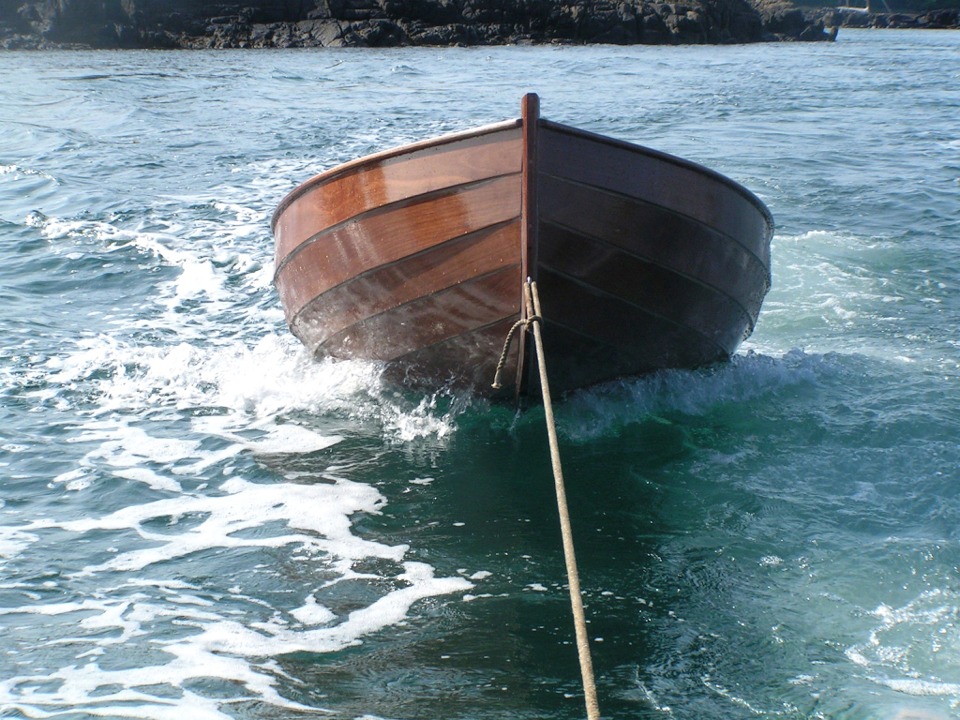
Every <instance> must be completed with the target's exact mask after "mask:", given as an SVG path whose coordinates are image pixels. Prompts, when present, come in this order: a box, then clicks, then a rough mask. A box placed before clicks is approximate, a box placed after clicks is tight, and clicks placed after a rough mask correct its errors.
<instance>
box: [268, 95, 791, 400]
mask: <svg viewBox="0 0 960 720" xmlns="http://www.w3.org/2000/svg"><path fill="white" fill-rule="evenodd" d="M521 116H522V117H521V118H520V119H516V120H510V121H507V122H502V123H498V124H495V125H489V126H485V127H480V128H477V129H475V130H470V131H466V132H460V133H456V134H452V135H446V136H443V137H439V138H435V139H431V140H425V141H423V142H418V143H414V144H412V145H407V146H405V147H400V148H396V149H393V150H387V151H385V152H380V153H377V154H374V155H370V156H368V157H363V158H360V159H358V160H354V161H352V162H348V163H345V164H343V165H339V166H337V167H334V168H332V169H330V170H327V171H326V172H323V173H321V174H320V175H317V176H316V177H314V178H312V179H310V180H308V181H306V182H305V183H303V184H302V185H300V186H299V187H297V188H296V189H295V190H293V191H292V192H291V193H290V194H289V195H287V197H286V198H284V199H283V201H282V202H281V203H280V205H279V207H278V208H277V210H276V212H275V213H274V216H273V221H272V228H273V233H274V237H275V239H276V275H275V282H276V286H277V289H278V291H279V294H280V299H281V302H282V304H283V307H284V310H285V313H286V319H287V322H288V324H289V326H290V329H291V330H292V332H293V334H294V335H296V336H297V337H298V338H299V339H300V340H301V341H302V342H303V343H304V345H306V347H307V348H309V350H310V351H312V352H313V353H315V354H316V355H317V356H332V357H334V358H343V359H366V360H377V361H383V362H385V363H387V367H388V369H389V372H390V373H391V375H392V376H393V377H394V378H396V379H397V380H399V381H402V382H404V383H408V384H411V385H413V386H419V387H423V386H440V385H450V386H454V387H461V388H469V389H471V390H473V391H474V392H477V393H480V394H483V395H490V396H518V395H537V394H538V392H539V380H538V376H537V368H536V362H535V359H534V361H532V362H531V350H530V348H529V347H528V339H527V338H526V337H522V338H521V340H520V341H519V342H515V343H514V344H513V345H512V347H511V349H510V351H509V352H508V354H507V357H506V366H505V368H504V374H503V377H504V383H503V387H502V388H501V389H500V390H499V391H494V390H492V389H491V382H492V380H493V377H494V372H495V368H496V365H497V362H498V360H499V358H500V354H501V349H502V347H503V344H504V339H505V338H506V336H507V333H508V331H509V330H510V328H511V326H512V325H513V324H514V323H515V322H516V321H517V320H519V319H521V318H523V317H525V310H524V307H523V283H524V281H525V279H526V278H528V277H530V278H532V279H534V280H535V281H536V282H537V285H538V288H539V294H540V298H541V305H542V314H543V321H542V323H543V324H542V334H543V338H544V345H545V349H546V355H547V362H548V367H549V371H550V386H551V389H552V390H553V392H554V393H555V394H556V393H562V392H564V391H568V390H572V389H576V388H580V387H583V386H587V385H591V384H594V383H597V382H601V381H604V380H610V379H613V378H617V377H621V376H629V375H635V374H640V373H646V372H650V371H654V370H658V369H662V368H691V367H697V366H702V365H706V364H709V363H713V362H715V361H718V360H723V359H726V358H729V357H730V356H731V355H732V354H733V353H734V352H735V351H736V349H737V347H738V346H739V345H740V343H741V341H742V340H743V339H744V338H746V337H747V336H748V335H749V334H750V333H751V332H752V331H753V328H754V325H755V323H756V321H757V316H758V314H759V311H760V305H761V303H762V301H763V298H764V296H765V295H766V293H767V290H768V289H769V287H770V238H771V236H772V234H773V219H772V217H771V215H770V212H769V211H768V210H767V208H766V207H765V206H764V205H763V203H762V202H761V201H760V200H759V199H758V198H757V197H756V196H754V195H753V194H752V193H751V192H750V191H748V190H747V189H745V188H744V187H742V186H741V185H739V184H737V183H735V182H733V181H732V180H730V179H728V178H726V177H723V176H722V175H719V174H718V173H715V172H713V171H711V170H708V169H707V168H704V167H701V166H700V165H696V164H694V163H691V162H688V161H686V160H683V159H680V158H677V157H673V156H670V155H666V154H664V153H661V152H657V151H655V150H650V149H648V148H644V147H639V146H637V145H632V144H629V143H626V142H621V141H618V140H613V139H610V138H607V137H604V136H601V135H596V134H593V133H589V132H585V131H583V130H578V129H576V128H572V127H568V126H565V125H561V124H558V123H554V122H550V121H548V120H544V119H541V118H540V117H539V99H538V98H537V96H536V95H532V94H531V95H527V96H525V97H524V99H523V103H522V112H521ZM521 334H522V335H526V333H521Z"/></svg>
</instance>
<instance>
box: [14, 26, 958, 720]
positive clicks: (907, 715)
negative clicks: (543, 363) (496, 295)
mask: <svg viewBox="0 0 960 720" xmlns="http://www.w3.org/2000/svg"><path fill="white" fill-rule="evenodd" d="M0 77H2V78H3V80H2V81H0V301H2V302H0V329H2V336H3V343H2V349H0V379H2V385H0V418H2V422H0V638H2V642H0V715H2V716H3V717H11V718H69V719H71V720H76V719H86V718H99V717H108V718H149V719H156V720H167V719H169V718H177V720H180V719H181V718H190V719H191V720H214V719H217V720H220V719H222V718H250V719H258V720H259V719H266V718H300V717H303V718H306V717H330V718H349V719H351V720H352V719H360V718H363V719H364V720H371V719H374V718H383V719H387V720H419V719H424V720H426V719H433V718H464V719H471V720H472V719H478V720H479V719H494V718H503V719H507V718H510V719H516V718H531V719H532V718H545V717H550V718H578V717H582V716H583V706H582V694H581V692H582V691H581V686H580V679H579V674H578V668H577V661H576V651H575V646H574V644H573V630H572V624H571V621H570V612H569V607H568V600H567V594H566V580H565V576H564V571H563V560H562V556H561V549H560V537H559V530H558V522H557V519H556V509H555V505H554V498H553V485H552V484H553V481H552V477H551V474H550V470H549V462H548V457H547V447H546V440H545V433H544V429H543V417H542V411H541V410H538V409H536V408H533V409H531V410H529V411H527V412H525V413H523V414H520V415H517V414H516V413H515V412H514V411H513V409H512V408H510V407H504V406H491V405H489V404H487V403H485V402H482V401H478V400H475V399H471V398H469V397H462V396H456V395H449V394H445V393H443V392H437V393H432V394H431V393H421V394H416V393H410V392H404V391H400V390H398V389H396V388H393V387H391V386H389V385H388V384H386V383H384V382H382V380H381V378H380V368H378V367H377V366H375V365H370V364H364V363H347V362H331V361H316V360H313V359H311V358H310V357H308V356H307V355H306V353H305V352H304V351H303V349H302V348H301V347H300V346H299V344H298V343H297V342H296V341H295V340H294V339H293V338H292V337H291V336H290V335H289V333H288V331H287V329H286V327H285V325H284V320H283V315H282V312H281V309H280V305H279V302H278V299H277V295H276V292H275V290H274V288H273V286H272V273H273V257H272V240H271V236H270V230H269V219H270V215H271V213H272V211H273V209H274V208H275V206H276V205H277V203H278V201H279V200H280V199H281V198H282V197H283V195H284V194H285V193H286V192H288V191H289V190H290V189H291V188H293V187H294V186H295V185H296V184H297V183H298V182H300V181H302V180H304V179H306V178H307V177H309V176H310V175H312V174H314V173H316V172H318V171H320V170H322V169H324V168H327V167H329V166H331V165H332V164H335V163H337V162H341V161H346V160H349V159H351V158H354V157H356V156H358V155H361V154H364V153H368V152H372V151H376V150H380V149H384V148H386V147H390V146H394V145H397V144H402V143H405V142H409V141H414V140H419V139H422V138H425V137H428V136H432V135H436V134H440V133H444V132H448V131H455V130H461V129H465V128H469V127H472V126H475V125H478V124H483V123H488V122H493V121H497V120H501V119H506V118H510V117H515V116H516V115H517V114H518V112H519V101H520V97H521V95H522V94H523V93H524V92H527V91H536V92H538V93H539V94H540V95H541V98H542V105H543V113H544V115H545V116H546V117H549V118H551V119H555V120H558V121H562V122H567V123H570V124H575V125H578V126H581V127H584V128H586V129H589V130H593V131H596V132H600V133H605V134H610V135H613V136H615V137H618V138H622V139H624V140H629V141H633V142H638V143H642V144H645V145H649V146H652V147H655V148H657V149H660V150H664V151H667V152H671V153H675V154H678V155H681V156H684V157H687V158H689V159H691V160H694V161H697V162H700V163H703V164H705V165H707V166H709V167H712V168H714V169H716V170H719V171H721V172H723V173H726V174H728V175H730V176H731V177H733V178H735V179H736V180H738V181H740V182H742V183H744V184H745V185H747V186H748V187H749V188H751V189H752V190H753V191H754V192H756V193H757V194H758V195H759V196H760V197H761V198H762V199H763V200H764V201H765V202H766V203H767V204H768V205H769V207H770V209H771V210H772V212H773V213H774V215H775V216H776V218H777V222H778V229H777V233H776V236H775V238H774V241H773V258H774V264H773V289H772V291H771V292H770V295H769V296H768V298H767V301H766V304H765V305H764V309H763V312H762V314H761V317H760V322H759V325H758V327H757V330H756V333H755V334H754V336H753V337H752V338H751V339H750V340H749V341H748V342H747V343H746V344H745V346H744V347H743V349H742V351H741V353H740V354H739V355H738V356H737V357H735V358H734V359H733V361H732V362H730V363H727V364H723V365H718V366H716V367H709V368H704V369H701V370H696V371H685V372H679V371H676V372H665V373H660V374H657V375H653V376H650V377H644V378H638V379H629V380H624V381H622V382H615V383H612V384H608V385H605V386H601V387H597V388H594V389H590V390H586V391H582V392H579V393H576V394H574V395H573V396H571V397H568V398H565V399H564V400H563V401H562V402H561V403H560V404H559V405H558V406H557V416H558V424H559V430H560V435H561V445H562V453H563V457H564V468H565V475H566V477H567V483H568V495H569V500H570V505H571V509H572V515H573V527H574V534H575V542H576V545H577V550H578V557H579V562H580V568H581V575H582V577H581V581H582V584H583V588H584V594H585V603H586V613H587V617H588V619H589V635H590V638H591V643H592V648H593V653H594V665H595V669H596V674H597V684H598V687H599V695H600V703H601V709H602V712H603V716H604V717H605V718H624V719H626V718H631V719H633V718H683V719H687V718H689V719H691V720H693V719H696V720H710V719H716V720H730V719H737V718H830V719H835V720H841V719H842V720H867V719H870V720H874V719H876V720H895V719H899V720H907V719H912V720H916V719H917V718H926V719H937V720H943V719H944V718H950V717H957V716H960V530H958V528H960V446H958V442H960V405H958V404H960V383H958V380H960V365H958V360H960V33H957V32H950V31H943V32H938V31H928V32H923V31H913V32H911V31H846V30H845V31H842V32H841V34H840V37H839V40H838V42H836V43H835V44H820V43H817V44H764V45H751V46H731V47H659V48H656V47H611V46H595V47H507V48H474V49H413V48H411V49H397V50H383V51H381V50H363V51H355V50H287V51H248V52H242V51H240V52H232V51H229V52H228V51H223V52H203V51H196V52H135V51H123V52H33V53H21V52H4V53H2V54H0ZM545 312H548V310H547V309H545ZM624 331H625V332H629V328H624ZM548 360H549V359H548Z"/></svg>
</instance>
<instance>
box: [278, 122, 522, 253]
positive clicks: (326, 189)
mask: <svg viewBox="0 0 960 720" xmlns="http://www.w3.org/2000/svg"><path fill="white" fill-rule="evenodd" d="M520 161H521V141H520V130H519V129H518V128H516V127H509V128H506V129H502V130H498V131H496V132H491V133H487V134H482V135H478V136H471V137H466V138H464V139H461V140H458V141H456V142H450V143H443V144H440V145H437V146H425V147H420V148H419V149H417V150H414V151H410V152H408V153H403V154H395V155H389V156H387V157H385V158H383V159H382V160H373V161H370V162H368V163H359V164H355V165H354V166H353V167H352V169H350V170H349V171H343V172H337V173H333V174H332V175H329V176H326V177H324V176H320V177H319V178H317V179H314V180H312V181H309V182H308V183H306V184H305V187H304V189H303V190H301V191H300V192H299V194H298V195H297V196H296V197H295V198H293V199H292V200H289V201H288V202H287V204H286V207H285V208H284V210H283V212H282V213H280V214H278V215H277V217H276V220H275V224H274V234H275V236H276V238H277V242H276V258H277V262H278V264H279V263H280V262H282V261H283V259H284V258H285V257H286V256H287V255H288V254H290V253H291V252H292V251H293V250H294V249H295V248H296V247H297V246H299V245H300V244H301V243H303V242H305V241H307V240H308V239H309V238H310V237H312V236H313V235H315V234H316V233H318V232H320V231H322V230H324V229H325V228H329V227H332V226H335V225H337V224H339V223H342V222H346V221H347V220H349V219H350V218H352V217H355V216H357V215H359V214H362V213H365V212H369V211H371V210H374V209H376V208H379V207H383V206H385V205H389V204H391V203H396V202H403V201H406V200H409V199H411V198H415V197H417V196H418V195H424V194H428V193H433V192H437V191H439V190H442V189H444V188H448V187H457V186H459V185H465V184H468V183H473V182H477V181H479V180H484V179H487V178H492V177H498V176H501V175H508V174H511V173H519V172H520Z"/></svg>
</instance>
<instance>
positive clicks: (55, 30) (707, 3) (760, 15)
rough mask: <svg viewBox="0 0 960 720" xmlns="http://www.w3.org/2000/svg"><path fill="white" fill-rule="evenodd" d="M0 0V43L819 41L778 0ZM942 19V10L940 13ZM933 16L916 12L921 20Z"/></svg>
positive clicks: (935, 20)
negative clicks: (677, 1) (678, 1)
mask: <svg viewBox="0 0 960 720" xmlns="http://www.w3.org/2000/svg"><path fill="white" fill-rule="evenodd" d="M752 1H753V2H755V3H757V4H756V6H754V5H752V4H751V0H688V1H687V2H685V3H682V4H674V3H668V2H662V1H660V0H216V1H215V2H204V3H199V2H196V0H0V47H6V48H25V47H27V48H47V47H75V46H86V47H103V48H133V47H156V48H172V47H184V48H261V47H337V46H351V47H383V46H396V45H487V44H502V43H531V42H535V43H546V42H575V43H615V44H634V43H648V44H677V43H733V42H757V41H760V40H782V39H793V40H820V39H826V38H827V37H828V36H827V34H826V33H825V32H824V27H825V26H824V22H823V19H822V18H816V17H812V18H811V17H807V16H806V15H805V14H804V13H803V12H802V11H800V10H798V9H796V8H795V7H794V6H792V5H790V4H788V3H787V2H786V0H752ZM946 21H949V17H947V18H946ZM944 22H945V20H944V19H943V18H941V17H940V16H939V15H938V16H934V15H933V14H928V16H926V17H925V18H924V20H923V24H924V26H929V27H940V26H942V25H943V23H944Z"/></svg>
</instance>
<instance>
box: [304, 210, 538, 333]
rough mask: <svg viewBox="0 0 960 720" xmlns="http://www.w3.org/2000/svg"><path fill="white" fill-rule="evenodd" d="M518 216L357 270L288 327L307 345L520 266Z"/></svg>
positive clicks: (308, 307) (317, 298)
mask: <svg viewBox="0 0 960 720" xmlns="http://www.w3.org/2000/svg"><path fill="white" fill-rule="evenodd" d="M519 247H520V225H519V222H518V221H516V220H513V221H510V222H508V223H506V224H502V225H497V226H493V227H492V228H487V229H484V230H481V231H479V232H476V233H473V234H470V235H465V236H462V237H460V238H456V239H454V240H450V241H448V242H446V243H443V244H441V245H436V246H434V247H432V248H430V249H429V250H427V251H425V252H423V253H419V254H417V255H412V256H409V257H406V258H404V259H402V260H399V261H397V262H396V263H391V264H389V265H385V266H381V267H377V268H374V269H371V270H369V271H367V272H364V273H360V274H358V275H356V276H355V277H353V278H351V279H350V280H348V281H346V282H344V283H341V284H340V285H337V286H336V287H334V288H332V289H330V290H328V291H326V292H324V293H321V294H320V295H317V296H316V297H315V298H313V299H312V300H310V301H309V302H307V303H306V304H305V305H304V306H303V307H302V308H301V310H300V311H299V312H297V314H296V315H295V316H294V318H293V320H292V322H291V328H292V329H293V331H294V333H295V334H296V335H297V336H298V337H301V338H304V339H305V340H304V341H305V342H306V343H307V344H308V346H310V347H313V346H315V345H319V344H320V343H322V342H323V341H324V340H325V339H326V338H328V337H330V336H332V335H335V334H336V333H339V332H340V331H342V330H344V329H345V328H347V327H349V326H350V325H353V324H355V323H358V322H360V321H361V320H363V319H365V318H367V317H370V316H372V315H377V314H379V313H382V312H385V311H387V310H389V309H391V308H394V307H398V306H400V305H404V304H406V303H409V302H412V301H414V300H416V299H417V298H419V297H421V296H424V295H431V294H434V293H437V292H440V291H441V290H444V289H446V288H448V287H451V286H453V285H456V284H458V283H462V282H464V281H468V280H470V279H471V278H475V277H479V276H482V275H488V274H489V273H491V272H494V271H496V270H500V269H502V268H504V267H507V266H511V265H512V266H514V267H516V268H517V272H519V266H520V253H519Z"/></svg>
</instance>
